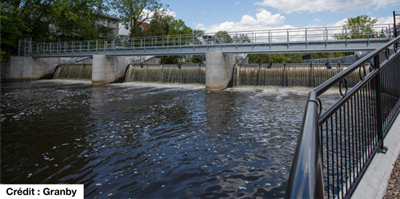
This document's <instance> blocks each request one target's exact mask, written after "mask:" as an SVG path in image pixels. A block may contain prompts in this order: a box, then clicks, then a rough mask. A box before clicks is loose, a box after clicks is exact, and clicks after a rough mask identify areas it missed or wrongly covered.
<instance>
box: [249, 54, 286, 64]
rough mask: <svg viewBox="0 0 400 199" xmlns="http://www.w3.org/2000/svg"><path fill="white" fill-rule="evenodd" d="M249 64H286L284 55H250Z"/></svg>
mask: <svg viewBox="0 0 400 199" xmlns="http://www.w3.org/2000/svg"><path fill="white" fill-rule="evenodd" d="M248 57H249V63H287V58H286V57H285V55H284V54H251V55H249V56H248Z"/></svg>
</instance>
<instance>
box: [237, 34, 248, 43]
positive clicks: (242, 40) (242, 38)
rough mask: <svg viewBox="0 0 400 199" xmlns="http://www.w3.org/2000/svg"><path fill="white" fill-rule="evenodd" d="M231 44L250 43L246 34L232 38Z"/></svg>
mask: <svg viewBox="0 0 400 199" xmlns="http://www.w3.org/2000/svg"><path fill="white" fill-rule="evenodd" d="M233 42H236V43H251V41H250V38H249V37H248V36H247V35H246V34H239V35H238V36H236V35H235V36H233Z"/></svg>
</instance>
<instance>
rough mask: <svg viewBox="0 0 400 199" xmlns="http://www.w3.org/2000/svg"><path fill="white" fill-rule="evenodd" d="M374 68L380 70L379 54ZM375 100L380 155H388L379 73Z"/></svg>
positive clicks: (376, 78)
mask: <svg viewBox="0 0 400 199" xmlns="http://www.w3.org/2000/svg"><path fill="white" fill-rule="evenodd" d="M374 66H375V68H376V69H380V63H379V54H378V55H376V56H375V57H374ZM375 100H376V119H377V128H378V141H379V142H381V143H382V144H381V146H380V147H379V149H378V152H379V153H384V154H385V153H386V152H387V150H388V148H387V147H386V146H384V143H383V125H382V123H383V122H382V99H381V73H380V72H379V73H378V74H377V75H376V76H375Z"/></svg>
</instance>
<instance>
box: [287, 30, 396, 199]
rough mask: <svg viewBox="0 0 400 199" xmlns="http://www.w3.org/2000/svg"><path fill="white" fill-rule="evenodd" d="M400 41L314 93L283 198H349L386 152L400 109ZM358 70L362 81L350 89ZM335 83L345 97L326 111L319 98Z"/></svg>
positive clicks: (318, 88) (373, 54)
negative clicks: (373, 162)
mask: <svg viewBox="0 0 400 199" xmlns="http://www.w3.org/2000/svg"><path fill="white" fill-rule="evenodd" d="M399 41H400V36H399V37H397V38H395V39H394V40H392V41H390V42H388V43H387V44H385V45H384V46H382V47H380V48H378V49H376V50H375V51H373V52H371V53H369V54H368V55H367V56H365V57H364V58H362V59H360V60H359V61H357V62H355V63H354V64H352V65H351V66H349V67H348V68H347V69H346V70H344V71H342V72H340V73H339V74H337V75H336V76H334V77H332V78H331V79H329V80H328V81H326V82H324V83H323V84H321V85H320V86H318V87H317V88H316V89H314V90H313V91H311V92H310V94H309V98H308V102H307V107H306V110H305V114H304V117H303V122H302V127H301V131H300V135H299V139H298V143H297V148H296V152H295V156H294V160H293V164H292V168H291V172H290V177H289V182H288V187H287V190H286V195H285V198H350V197H351V195H352V193H353V192H354V190H355V188H356V186H357V184H358V183H359V181H360V180H361V177H362V175H363V174H364V172H365V171H366V169H367V167H368V165H369V163H370V161H371V160H372V158H373V156H374V155H375V153H376V152H382V153H385V152H386V150H387V148H386V147H384V144H383V141H384V137H385V136H386V133H387V132H388V131H389V129H390V127H391V125H392V123H393V122H394V120H395V119H396V117H397V115H398V113H399V112H400V86H399V85H400V78H399V77H400V51H399V50H398V49H397V44H398V42H399ZM389 49H392V51H393V53H392V55H390V54H391V53H390V50H389ZM382 58H386V60H385V61H383V62H381V60H382ZM371 59H373V64H368V65H367V62H368V61H369V60H371ZM366 66H367V67H368V66H369V67H370V68H366ZM355 70H359V76H360V82H359V83H357V84H356V85H355V86H354V87H353V88H352V89H351V90H348V87H347V85H346V84H347V83H346V76H348V75H350V74H351V73H352V72H353V71H355ZM335 85H338V88H339V91H340V94H341V95H342V97H341V98H340V100H339V101H337V102H336V103H335V104H334V105H333V106H332V107H330V108H329V109H327V110H326V111H325V112H324V113H322V103H321V100H320V99H319V97H320V96H321V95H322V94H323V93H324V92H325V91H327V90H328V89H331V88H332V87H333V86H335Z"/></svg>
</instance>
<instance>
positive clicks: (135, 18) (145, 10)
mask: <svg viewBox="0 0 400 199" xmlns="http://www.w3.org/2000/svg"><path fill="white" fill-rule="evenodd" d="M111 4H112V6H113V8H114V9H115V10H117V11H118V13H119V14H120V17H121V20H122V22H123V24H124V25H128V26H129V27H130V28H131V29H130V31H131V32H130V37H136V36H143V35H144V32H142V31H141V29H140V28H139V26H140V25H141V24H142V23H144V22H146V21H150V20H151V19H152V16H154V14H156V13H157V12H159V11H160V10H162V8H163V7H164V4H163V3H161V2H160V0H112V3H111ZM166 7H168V5H166Z"/></svg>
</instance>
